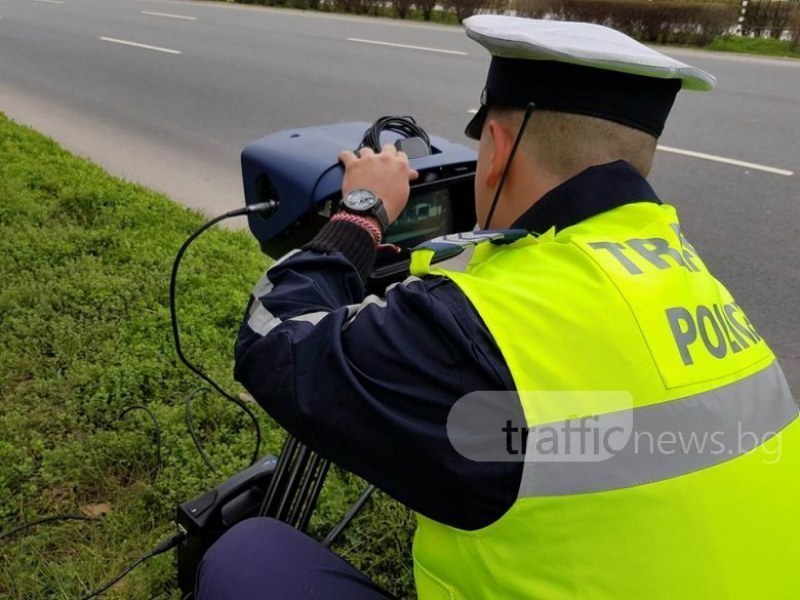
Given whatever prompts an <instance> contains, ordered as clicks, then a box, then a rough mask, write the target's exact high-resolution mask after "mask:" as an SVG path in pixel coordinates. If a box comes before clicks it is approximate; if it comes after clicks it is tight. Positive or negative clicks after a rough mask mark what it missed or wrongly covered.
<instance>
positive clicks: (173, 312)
mask: <svg viewBox="0 0 800 600" xmlns="http://www.w3.org/2000/svg"><path fill="white" fill-rule="evenodd" d="M277 206H278V204H277V202H275V201H273V200H269V201H267V202H260V203H258V204H251V205H249V206H246V207H244V208H240V209H237V210H232V211H230V212H227V213H225V214H222V215H219V216H218V217H214V218H213V219H211V220H210V221H208V222H207V223H205V224H204V225H203V226H202V227H200V228H199V229H197V230H196V231H195V232H194V233H192V235H190V236H189V237H188V238H187V239H186V241H185V242H183V245H182V246H181V247H180V250H178V254H177V255H176V256H175V260H174V261H173V263H172V273H171V274H170V278H169V316H170V322H171V324H172V338H173V340H174V342H175V352H176V353H177V354H178V358H179V359H180V361H181V362H182V363H183V364H184V365H185V366H186V368H187V369H189V370H190V371H191V372H192V373H194V374H195V375H197V376H198V377H199V378H200V379H202V380H203V381H205V382H206V383H208V385H210V386H211V387H212V388H214V389H215V390H216V391H217V392H219V393H220V395H222V396H223V397H224V398H226V399H227V400H229V401H231V402H233V403H234V404H236V405H237V406H238V407H239V408H241V409H242V410H243V411H244V412H245V414H247V416H248V417H249V418H250V420H251V421H252V423H253V427H254V429H255V432H256V445H255V448H254V449H253V455H252V458H251V460H250V464H251V465H252V464H255V462H256V461H257V460H258V458H259V455H260V453H261V427H260V426H259V424H258V419H257V418H256V416H255V415H254V414H253V411H251V410H250V409H249V408H248V406H247V405H246V404H245V403H244V402H242V401H241V400H240V399H239V398H237V397H235V396H232V395H231V394H229V393H228V392H226V391H225V390H224V389H223V388H222V386H220V385H219V384H218V383H217V382H216V381H214V380H213V379H211V377H209V376H208V375H206V374H205V373H204V372H203V371H202V370H200V368H198V367H196V366H195V365H193V364H192V363H191V362H189V360H188V359H187V358H186V356H185V355H184V353H183V348H182V347H181V336H180V330H179V328H178V313H177V309H176V306H175V305H176V302H175V297H176V294H175V289H176V287H177V281H178V268H179V267H180V264H181V260H182V259H183V255H184V254H185V253H186V250H187V249H188V248H189V246H190V245H191V243H192V242H193V241H194V240H196V239H197V238H198V237H200V235H202V234H203V233H204V232H205V231H206V230H208V229H210V228H211V227H213V226H214V225H216V224H217V223H219V222H220V221H224V220H225V219H230V218H231V217H239V216H242V215H247V214H250V213H257V212H258V213H262V212H272V211H274V210H275V209H276V208H277Z"/></svg>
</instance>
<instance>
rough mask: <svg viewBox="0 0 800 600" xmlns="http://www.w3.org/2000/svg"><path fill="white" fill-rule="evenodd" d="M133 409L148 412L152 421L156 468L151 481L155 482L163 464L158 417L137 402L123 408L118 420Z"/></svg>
mask: <svg viewBox="0 0 800 600" xmlns="http://www.w3.org/2000/svg"><path fill="white" fill-rule="evenodd" d="M134 410H141V411H144V412H146V413H147V414H148V416H149V417H150V420H151V421H152V422H153V429H154V431H155V438H156V439H155V443H156V468H155V470H154V471H153V481H152V483H153V484H155V482H156V480H157V478H158V474H159V472H161V467H162V465H163V463H162V461H161V426H160V425H159V423H158V419H156V416H155V415H154V414H153V411H152V410H150V409H149V408H147V407H146V406H144V405H142V404H137V405H135V406H129V407H128V408H126V409H125V410H123V411H122V412H121V413H120V414H119V420H122V419H123V418H125V415H127V414H128V413H130V412H132V411H134Z"/></svg>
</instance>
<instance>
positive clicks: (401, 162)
mask: <svg viewBox="0 0 800 600" xmlns="http://www.w3.org/2000/svg"><path fill="white" fill-rule="evenodd" d="M358 154H359V156H356V154H355V153H353V152H351V151H349V150H344V151H343V152H341V153H340V154H339V160H340V161H342V164H343V165H344V179H343V180H342V196H345V195H346V194H347V193H348V192H349V191H351V190H358V189H367V190H370V191H371V192H373V193H374V194H375V195H376V196H378V198H380V199H381V200H383V206H384V208H385V209H386V214H387V215H388V216H389V223H393V222H394V221H395V219H397V217H398V216H399V215H400V213H401V212H403V209H404V208H405V207H406V203H407V202H408V195H409V192H410V187H409V182H410V181H414V180H415V179H416V178H417V177H418V176H419V173H417V172H416V171H415V170H414V169H412V168H410V167H409V166H408V156H406V154H405V152H398V151H397V148H395V147H394V145H393V144H386V145H384V146H383V148H382V149H381V151H380V152H379V153H378V154H376V153H375V152H374V151H373V150H372V149H371V148H362V149H361V150H359V151H358Z"/></svg>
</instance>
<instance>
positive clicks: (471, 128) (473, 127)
mask: <svg viewBox="0 0 800 600" xmlns="http://www.w3.org/2000/svg"><path fill="white" fill-rule="evenodd" d="M488 112H489V109H488V108H487V107H486V106H481V107H480V108H479V109H478V112H477V114H476V115H475V116H474V117H472V120H471V121H470V122H469V123H468V124H467V128H466V129H465V130H464V134H465V135H466V136H467V137H468V138H470V139H473V140H479V139H481V132H482V131H483V122H484V121H485V120H486V114H487V113H488Z"/></svg>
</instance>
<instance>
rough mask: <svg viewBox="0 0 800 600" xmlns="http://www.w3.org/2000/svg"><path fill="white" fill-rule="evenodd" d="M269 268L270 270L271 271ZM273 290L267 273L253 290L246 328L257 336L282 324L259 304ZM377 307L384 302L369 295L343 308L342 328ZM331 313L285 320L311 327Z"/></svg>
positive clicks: (282, 259)
mask: <svg viewBox="0 0 800 600" xmlns="http://www.w3.org/2000/svg"><path fill="white" fill-rule="evenodd" d="M297 252H300V250H292V251H291V252H289V253H288V254H286V255H285V256H283V257H282V258H281V259H280V260H279V261H278V262H276V263H274V264H273V265H272V267H274V266H275V265H277V264H280V263H282V262H283V261H284V260H286V259H287V258H289V257H290V256H293V255H294V254H296V253H297ZM272 267H270V269H272ZM417 281H422V280H421V279H420V278H419V277H414V276H410V277H407V278H406V279H405V280H403V281H402V282H398V283H395V284H392V285H391V286H390V287H388V288H387V289H386V291H387V293H388V292H389V291H390V290H391V289H393V288H394V287H395V286H398V285H403V286H406V285H409V284H411V283H415V282H417ZM273 288H274V285H273V284H272V281H271V280H270V278H269V271H267V272H266V274H265V275H264V277H262V278H261V281H259V282H258V284H257V285H256V287H255V289H254V290H253V298H254V299H253V304H252V305H251V306H250V312H249V315H248V318H247V326H248V327H250V329H252V330H253V331H254V332H256V333H257V334H259V335H262V336H264V335H267V334H268V333H269V332H270V331H272V330H273V329H275V328H276V327H277V326H278V325H280V324H281V323H283V322H284V321H282V320H281V319H279V318H278V317H276V316H275V315H273V314H272V313H271V312H269V311H268V310H267V308H266V307H265V306H264V305H263V304H262V303H261V298H263V297H264V296H266V295H267V294H269V293H270V292H271V291H272V290H273ZM373 305H374V306H378V307H380V308H383V307H384V306H386V300H385V299H383V298H381V297H380V296H376V295H375V294H370V295H369V296H367V297H366V298H364V300H363V301H362V302H359V303H358V304H348V305H346V306H345V308H346V309H347V318H346V320H345V323H344V326H343V328H346V327H347V326H348V325H349V324H350V323H352V321H353V319H355V318H356V317H357V316H358V314H359V313H360V312H361V311H362V310H364V309H366V308H368V307H369V306H373ZM330 313H331V311H315V312H311V313H306V314H304V315H298V316H296V317H291V318H290V319H286V320H287V321H295V322H302V323H311V324H312V325H317V324H318V323H319V322H320V321H321V320H322V319H324V318H325V317H326V316H328V315H329V314H330Z"/></svg>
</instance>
